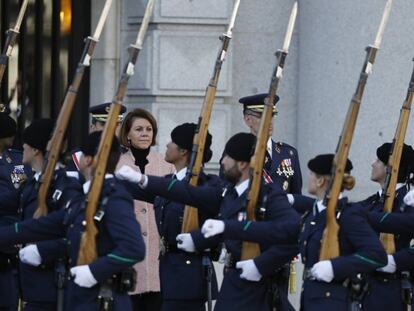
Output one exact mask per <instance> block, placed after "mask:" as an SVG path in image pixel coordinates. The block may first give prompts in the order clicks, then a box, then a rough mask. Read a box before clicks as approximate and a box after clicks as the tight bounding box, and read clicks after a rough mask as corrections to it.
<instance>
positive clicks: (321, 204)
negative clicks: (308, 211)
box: [314, 192, 343, 213]
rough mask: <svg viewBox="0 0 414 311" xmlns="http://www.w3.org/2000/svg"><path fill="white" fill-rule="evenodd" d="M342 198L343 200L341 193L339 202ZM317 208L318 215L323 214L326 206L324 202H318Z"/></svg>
mask: <svg viewBox="0 0 414 311" xmlns="http://www.w3.org/2000/svg"><path fill="white" fill-rule="evenodd" d="M342 198H343V194H342V192H341V193H339V197H338V201H339V200H340V199H342ZM315 206H316V208H317V209H318V213H320V212H322V211H323V210H325V209H326V206H325V205H323V200H317V201H316V204H315ZM314 213H315V211H314Z"/></svg>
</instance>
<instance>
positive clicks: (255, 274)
mask: <svg viewBox="0 0 414 311" xmlns="http://www.w3.org/2000/svg"><path fill="white" fill-rule="evenodd" d="M236 268H237V269H241V270H242V273H241V274H240V278H241V279H245V280H248V281H253V282H259V281H260V279H261V278H262V275H261V274H260V272H259V270H257V267H256V264H255V263H254V260H253V259H249V260H243V261H238V262H236Z"/></svg>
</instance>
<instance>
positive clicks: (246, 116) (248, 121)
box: [243, 114, 252, 127]
mask: <svg viewBox="0 0 414 311" xmlns="http://www.w3.org/2000/svg"><path fill="white" fill-rule="evenodd" d="M243 119H244V123H246V125H247V126H248V127H251V125H252V116H251V115H249V114H244V115H243Z"/></svg>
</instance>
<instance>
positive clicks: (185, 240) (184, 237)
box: [176, 233, 196, 253]
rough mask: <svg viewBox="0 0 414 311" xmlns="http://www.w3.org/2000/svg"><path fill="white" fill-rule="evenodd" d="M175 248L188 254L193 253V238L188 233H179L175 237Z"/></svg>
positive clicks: (194, 249)
mask: <svg viewBox="0 0 414 311" xmlns="http://www.w3.org/2000/svg"><path fill="white" fill-rule="evenodd" d="M176 240H177V248H179V249H181V250H183V251H186V252H188V253H195V251H196V248H195V245H194V241H193V238H192V237H191V234H190V233H181V234H179V235H177V238H176Z"/></svg>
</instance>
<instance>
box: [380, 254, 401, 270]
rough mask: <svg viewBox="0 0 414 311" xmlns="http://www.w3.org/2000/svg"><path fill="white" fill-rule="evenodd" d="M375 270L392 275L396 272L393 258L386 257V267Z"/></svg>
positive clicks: (390, 256)
mask: <svg viewBox="0 0 414 311" xmlns="http://www.w3.org/2000/svg"><path fill="white" fill-rule="evenodd" d="M377 270H378V271H381V272H386V273H394V272H395V271H397V265H396V264H395V260H394V257H393V256H392V255H388V263H387V265H386V266H384V267H382V268H379V269H377Z"/></svg>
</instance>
